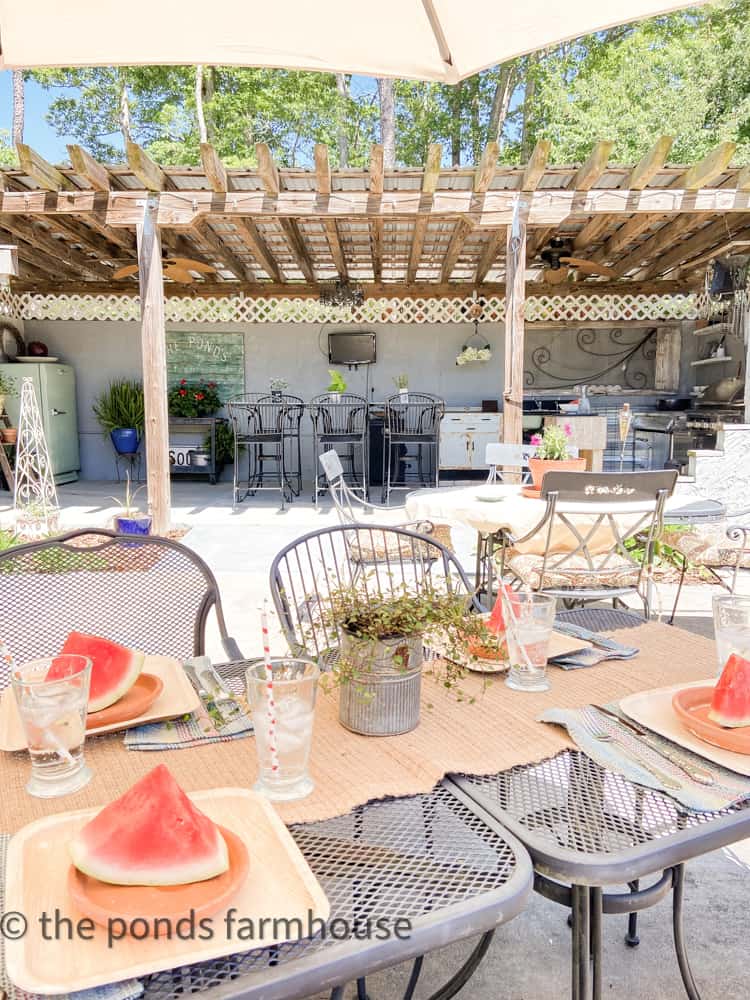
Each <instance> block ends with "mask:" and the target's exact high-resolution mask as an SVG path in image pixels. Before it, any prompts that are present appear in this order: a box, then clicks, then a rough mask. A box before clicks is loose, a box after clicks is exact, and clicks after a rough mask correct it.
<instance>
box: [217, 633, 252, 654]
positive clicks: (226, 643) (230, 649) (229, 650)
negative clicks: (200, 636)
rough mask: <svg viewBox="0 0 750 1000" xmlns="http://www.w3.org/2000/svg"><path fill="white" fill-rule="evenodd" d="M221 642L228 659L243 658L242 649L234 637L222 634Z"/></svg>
mask: <svg viewBox="0 0 750 1000" xmlns="http://www.w3.org/2000/svg"><path fill="white" fill-rule="evenodd" d="M221 644H222V646H223V647H224V652H225V653H226V654H227V656H228V657H229V659H230V660H245V659H247V657H246V656H243V654H242V650H241V649H240V647H239V646H238V645H237V642H236V640H235V639H233V638H232V637H231V635H227V636H224V637H223V638H222V640H221Z"/></svg>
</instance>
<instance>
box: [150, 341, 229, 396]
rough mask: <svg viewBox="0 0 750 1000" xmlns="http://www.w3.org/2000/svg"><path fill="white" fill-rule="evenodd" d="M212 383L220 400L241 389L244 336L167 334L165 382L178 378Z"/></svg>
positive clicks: (172, 382)
mask: <svg viewBox="0 0 750 1000" xmlns="http://www.w3.org/2000/svg"><path fill="white" fill-rule="evenodd" d="M183 378H184V379H187V380H188V382H197V381H199V380H200V379H204V380H205V381H206V382H215V383H216V385H217V387H218V392H219V396H220V398H221V401H222V402H223V403H224V402H226V401H227V400H228V399H231V398H232V397H233V396H239V395H241V394H242V393H243V392H244V391H245V338H244V337H243V335H242V334H241V333H183V332H174V331H173V332H169V333H167V384H168V386H169V387H170V389H171V388H172V386H173V385H176V384H177V383H178V382H179V381H180V379H183Z"/></svg>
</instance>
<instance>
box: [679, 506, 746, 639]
mask: <svg viewBox="0 0 750 1000" xmlns="http://www.w3.org/2000/svg"><path fill="white" fill-rule="evenodd" d="M748 513H750V508H743V509H742V510H739V511H735V512H734V513H728V514H727V516H728V517H730V518H734V517H742V516H743V515H746V514H748ZM662 540H663V541H664V542H665V544H666V545H668V546H670V548H671V549H672V551H673V553H674V554H675V556H676V562H678V564H679V569H680V579H679V582H678V584H677V593H676V594H675V598H674V606H673V607H672V614H671V615H670V617H669V624H670V625H673V624H674V620H675V616H676V614H677V606H678V604H679V603H680V596H681V594H682V587H683V584H684V582H685V575H686V573H687V571H688V567H690V566H693V567H695V568H700V569H707V570H708V571H709V573H710V574H711V575H712V576H713V578H714V580H715V581H716V582H717V583H718V584H719V585H720V586H722V587H724V589H725V590H727V591H728V592H729V593H730V594H733V593H734V592H735V591H736V589H737V580H738V578H739V573H740V570H741V569H750V525H748V524H739V523H732V522H731V521H728V520H727V517H722V518H721V519H720V520H717V521H711V522H706V523H698V524H691V525H690V526H689V527H688V528H687V530H686V529H685V528H684V527H682V526H681V525H679V524H674V523H669V524H667V525H665V528H664V533H663V535H662Z"/></svg>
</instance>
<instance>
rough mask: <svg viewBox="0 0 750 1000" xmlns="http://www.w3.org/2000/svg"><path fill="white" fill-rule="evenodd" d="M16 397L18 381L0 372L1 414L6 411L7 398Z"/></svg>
mask: <svg viewBox="0 0 750 1000" xmlns="http://www.w3.org/2000/svg"><path fill="white" fill-rule="evenodd" d="M15 395H16V380H15V379H14V378H11V377H10V375H3V373H2V372H0V414H2V413H3V412H4V411H5V398H6V396H15Z"/></svg>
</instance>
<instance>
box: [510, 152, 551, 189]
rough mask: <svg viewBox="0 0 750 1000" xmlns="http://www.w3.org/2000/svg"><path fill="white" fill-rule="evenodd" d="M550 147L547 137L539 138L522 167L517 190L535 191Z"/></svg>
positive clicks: (542, 173) (544, 167)
mask: <svg viewBox="0 0 750 1000" xmlns="http://www.w3.org/2000/svg"><path fill="white" fill-rule="evenodd" d="M551 149H552V143H551V142H550V141H549V139H539V141H538V142H537V144H536V145H535V146H534V149H533V150H532V153H531V156H530V157H529V162H528V163H527V164H526V166H525V167H524V170H523V174H522V175H521V183H520V184H519V185H518V190H519V191H528V192H530V191H536V189H537V187H538V186H539V181H540V180H541V179H542V177H543V176H544V171H545V170H546V169H547V160H548V159H549V154H550V150H551Z"/></svg>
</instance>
